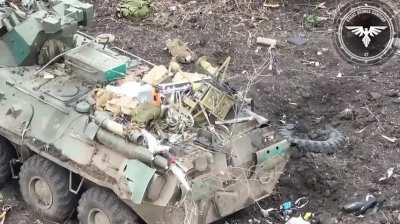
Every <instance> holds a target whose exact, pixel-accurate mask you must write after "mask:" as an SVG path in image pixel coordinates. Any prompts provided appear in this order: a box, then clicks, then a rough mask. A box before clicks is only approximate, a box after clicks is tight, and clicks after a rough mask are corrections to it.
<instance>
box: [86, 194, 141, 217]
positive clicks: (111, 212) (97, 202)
mask: <svg viewBox="0 0 400 224" xmlns="http://www.w3.org/2000/svg"><path fill="white" fill-rule="evenodd" d="M78 220H79V223H80V224H137V223H139V222H138V217H137V216H136V214H134V213H133V211H132V210H131V209H130V208H129V207H128V206H127V205H126V204H124V203H123V202H122V201H121V200H120V199H119V198H118V197H117V196H116V195H115V194H114V193H113V192H112V191H110V190H108V189H105V188H101V187H92V188H90V189H89V190H87V191H86V192H85V193H84V194H83V195H82V197H81V199H80V200H79V207H78Z"/></svg>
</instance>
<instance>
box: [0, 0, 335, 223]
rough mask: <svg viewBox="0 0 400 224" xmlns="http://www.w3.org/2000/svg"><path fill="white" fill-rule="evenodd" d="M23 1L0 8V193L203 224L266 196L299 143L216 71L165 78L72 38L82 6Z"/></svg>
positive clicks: (122, 216)
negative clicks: (10, 188) (16, 189)
mask: <svg viewBox="0 0 400 224" xmlns="http://www.w3.org/2000/svg"><path fill="white" fill-rule="evenodd" d="M22 2H23V4H26V5H24V7H23V6H17V5H15V4H13V3H12V2H5V3H4V4H3V5H1V7H0V114H1V116H0V135H1V136H0V137H1V138H0V183H1V184H4V183H5V182H7V181H8V180H9V179H10V178H11V177H14V178H19V184H20V190H21V193H22V196H23V198H24V200H25V201H26V202H27V204H28V205H30V206H31V207H32V208H34V210H35V211H36V212H38V213H39V214H41V215H43V216H45V217H47V218H48V219H50V220H54V221H63V220H65V219H67V218H68V217H69V216H70V215H71V214H72V213H73V212H74V211H75V209H76V210H77V217H78V219H79V222H80V223H82V224H128V223H131V224H132V223H138V222H139V220H140V219H142V220H144V221H145V222H146V223H151V224H162V223H164V224H167V223H168V224H181V223H193V224H196V223H198V224H203V223H211V222H214V221H216V220H219V219H221V218H223V217H226V216H227V215H230V214H232V213H234V212H236V211H238V210H240V209H242V208H245V207H248V206H250V205H252V204H253V203H255V202H257V201H259V200H261V199H263V198H265V197H267V196H269V195H270V194H271V192H272V191H273V189H274V186H275V185H276V183H277V181H278V179H279V177H280V175H281V174H282V172H283V171H284V167H285V165H286V163H287V161H288V159H289V154H290V152H289V151H290V147H291V143H292V142H296V139H291V141H289V140H288V139H290V136H289V135H288V136H289V137H288V138H286V140H285V139H284V138H282V137H280V135H279V134H278V133H277V132H276V131H274V130H272V129H271V127H269V125H268V122H267V120H266V119H265V118H263V117H261V116H259V115H257V114H256V113H254V112H253V111H252V106H251V101H250V100H248V99H245V98H244V97H242V96H241V95H240V94H238V93H237V92H236V91H234V90H232V89H231V88H229V86H227V85H226V84H225V83H224V82H223V80H220V76H218V75H217V72H221V71H217V72H216V73H215V74H200V73H187V72H182V71H177V70H179V69H176V68H174V69H167V71H164V70H165V69H164V70H163V67H162V66H161V67H160V66H154V65H153V64H151V63H149V62H147V61H145V60H143V59H141V58H139V57H138V56H136V55H134V54H132V53H129V52H127V51H125V50H123V49H120V48H117V47H113V46H112V45H111V44H112V40H113V38H114V37H113V36H112V35H99V36H97V37H92V36H89V35H86V34H84V33H81V32H79V31H78V28H79V27H81V26H86V25H88V24H89V23H90V21H91V20H92V19H93V17H94V8H93V5H91V4H89V3H84V2H81V1H79V0H51V1H50V0H49V1H22ZM284 133H286V134H288V131H286V132H284ZM333 135H338V133H336V134H335V133H334V134H333ZM336 137H337V136H336ZM335 141H336V140H335ZM339 141H340V138H339V140H337V141H336V142H334V144H331V145H329V144H327V145H325V146H324V147H331V146H333V145H335V144H336V143H338V142H339ZM289 142H291V143H289ZM297 143H299V142H297ZM300 143H301V142H300ZM140 222H141V221H140Z"/></svg>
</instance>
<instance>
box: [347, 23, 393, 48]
mask: <svg viewBox="0 0 400 224" xmlns="http://www.w3.org/2000/svg"><path fill="white" fill-rule="evenodd" d="M346 28H347V29H348V30H351V32H352V33H353V34H354V35H356V36H359V37H363V38H362V42H363V43H364V46H365V48H368V46H369V44H370V43H371V38H373V37H375V36H378V35H379V34H380V33H381V32H382V31H384V30H386V29H387V26H370V27H369V29H368V28H364V27H363V26H346Z"/></svg>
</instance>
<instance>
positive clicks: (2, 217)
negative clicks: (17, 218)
mask: <svg viewBox="0 0 400 224" xmlns="http://www.w3.org/2000/svg"><path fill="white" fill-rule="evenodd" d="M10 210H11V206H8V205H5V206H3V208H2V209H1V213H0V224H4V222H5V220H6V216H7V213H8V211H10Z"/></svg>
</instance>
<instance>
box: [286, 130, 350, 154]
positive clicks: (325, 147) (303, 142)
mask: <svg viewBox="0 0 400 224" xmlns="http://www.w3.org/2000/svg"><path fill="white" fill-rule="evenodd" d="M291 126H292V125H288V126H286V127H284V128H282V129H281V130H280V133H281V135H282V136H283V137H284V138H285V139H286V140H287V141H288V142H290V143H291V144H292V145H295V146H296V147H297V148H298V149H299V150H300V151H302V152H312V153H328V154H330V153H334V152H336V151H337V150H338V148H339V147H340V146H341V145H343V143H344V142H345V136H344V135H343V134H342V133H341V132H340V131H338V130H337V129H334V128H332V127H328V128H327V129H326V130H324V131H323V133H325V135H326V136H327V137H328V138H327V139H326V140H323V141H317V140H310V139H301V138H297V137H295V135H294V134H295V132H296V129H295V128H293V127H291Z"/></svg>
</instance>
